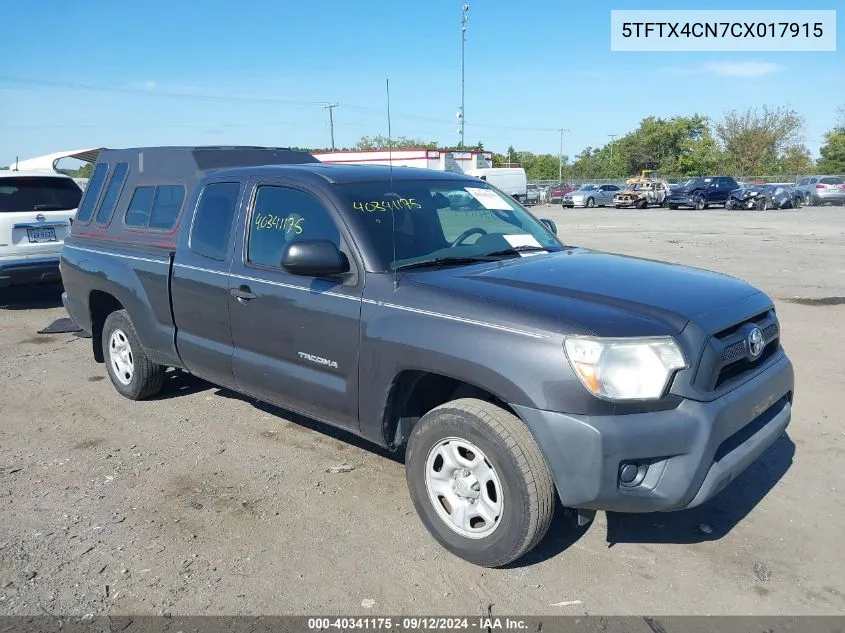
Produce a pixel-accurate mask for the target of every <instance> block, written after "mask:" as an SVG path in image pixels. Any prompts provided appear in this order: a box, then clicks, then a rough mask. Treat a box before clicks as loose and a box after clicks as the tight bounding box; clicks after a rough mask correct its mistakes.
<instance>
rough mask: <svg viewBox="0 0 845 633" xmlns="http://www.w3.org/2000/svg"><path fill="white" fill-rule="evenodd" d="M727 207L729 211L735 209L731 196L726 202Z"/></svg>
mask: <svg viewBox="0 0 845 633" xmlns="http://www.w3.org/2000/svg"><path fill="white" fill-rule="evenodd" d="M725 208H726V209H727V210H728V211H732V210H733V208H734V203H733V201H732V200H731V199H730V198H728V200H727V202H725Z"/></svg>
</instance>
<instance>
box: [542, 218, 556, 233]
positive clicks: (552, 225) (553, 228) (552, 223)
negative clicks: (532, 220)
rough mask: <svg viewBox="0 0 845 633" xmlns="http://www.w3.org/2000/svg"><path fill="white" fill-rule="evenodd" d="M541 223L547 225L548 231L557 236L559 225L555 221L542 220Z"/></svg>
mask: <svg viewBox="0 0 845 633" xmlns="http://www.w3.org/2000/svg"><path fill="white" fill-rule="evenodd" d="M540 222H542V223H543V224H545V225H546V228H547V229H549V230H550V231H551V232H552V233H554V234H555V235H557V224H555V221H554V220H550V219H549V218H541V219H540Z"/></svg>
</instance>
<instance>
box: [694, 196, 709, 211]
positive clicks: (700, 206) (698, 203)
mask: <svg viewBox="0 0 845 633" xmlns="http://www.w3.org/2000/svg"><path fill="white" fill-rule="evenodd" d="M695 208H696V210H697V211H703V210H704V209H706V208H707V204H706V203H705V202H704V196H701V197H700V198H699V199H698V200H696V201H695Z"/></svg>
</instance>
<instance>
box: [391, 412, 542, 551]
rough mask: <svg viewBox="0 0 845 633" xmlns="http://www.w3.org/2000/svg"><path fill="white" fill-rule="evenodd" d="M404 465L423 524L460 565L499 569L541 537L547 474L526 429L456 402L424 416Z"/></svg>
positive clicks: (508, 417) (511, 418) (506, 416)
mask: <svg viewBox="0 0 845 633" xmlns="http://www.w3.org/2000/svg"><path fill="white" fill-rule="evenodd" d="M405 462H406V466H405V472H406V477H407V481H408V488H409V491H410V494H411V499H412V500H413V502H414V506H415V507H416V510H417V513H418V514H419V516H420V519H421V520H422V522H423V524H424V525H425V527H426V528H427V529H428V531H429V533H431V535H432V536H433V537H434V538H435V539H436V540H437V542H438V543H440V545H442V546H443V547H444V548H446V549H447V550H449V551H450V552H452V553H453V554H455V555H456V556H459V557H460V558H463V559H464V560H467V561H469V562H471V563H474V564H476V565H480V566H483V567H499V566H502V565H506V564H508V563H510V562H512V561H514V560H516V559H518V558H520V557H522V556H523V555H524V554H526V553H527V552H528V551H530V550H531V549H533V548H534V547H535V546H536V545H537V544H538V543H539V542H540V541H541V540H542V538H543V536H545V534H546V532H547V531H548V529H549V525H550V524H551V520H552V515H553V514H554V507H555V497H554V486H553V484H552V477H551V473H550V472H549V468H548V466H547V465H546V462H545V460H544V459H543V455H542V454H541V453H540V449H539V447H538V446H537V443H536V441H535V440H534V437H533V436H532V435H531V432H530V431H529V430H528V428H527V427H526V426H525V425H524V424H523V422H522V421H521V420H520V419H519V418H517V417H516V416H515V415H513V414H512V413H510V412H508V411H506V410H504V409H502V408H501V407H498V406H496V405H494V404H492V403H489V402H485V401H483V400H477V399H474V398H461V399H458V400H453V401H452V402H447V403H446V404H443V405H441V406H439V407H436V408H434V409H432V410H431V411H429V412H428V413H427V414H426V415H425V416H423V417H422V419H421V420H420V421H419V422H418V423H417V425H416V426H415V427H414V429H413V431H412V432H411V436H410V438H409V441H408V447H407V451H406V459H405Z"/></svg>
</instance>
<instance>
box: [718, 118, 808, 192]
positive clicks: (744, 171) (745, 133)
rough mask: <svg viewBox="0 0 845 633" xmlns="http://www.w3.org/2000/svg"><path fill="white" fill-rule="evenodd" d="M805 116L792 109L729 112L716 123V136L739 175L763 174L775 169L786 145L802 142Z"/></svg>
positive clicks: (730, 165) (733, 168)
mask: <svg viewBox="0 0 845 633" xmlns="http://www.w3.org/2000/svg"><path fill="white" fill-rule="evenodd" d="M803 128H804V119H803V117H802V116H801V115H799V114H798V113H797V112H796V111H795V110H792V109H789V108H780V107H779V108H771V107H769V106H766V105H764V106H763V107H762V110H758V109H757V108H747V109H746V110H745V111H744V112H737V111H736V110H731V111H730V112H726V113H725V115H724V118H723V119H722V121H720V122H719V123H718V124H716V128H715V129H716V136H717V137H718V138H719V140H720V141H721V142H722V145H723V146H724V149H725V151H726V152H727V158H728V166H729V168H730V169H731V170H732V171H733V172H734V173H736V174H739V175H744V176H753V175H761V174H763V173H766V172H768V171H771V170H772V169H773V168H774V169H776V166H777V164H778V161H779V159H781V158H782V157H783V155H784V153H785V152H786V150H787V148H789V147H793V146H798V145H800V143H801V141H802V132H803Z"/></svg>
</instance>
